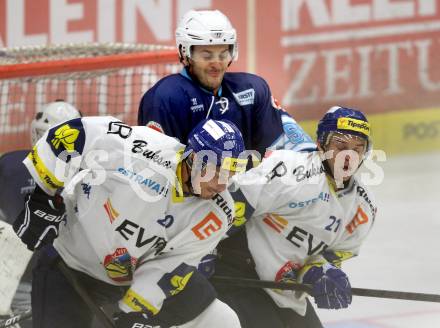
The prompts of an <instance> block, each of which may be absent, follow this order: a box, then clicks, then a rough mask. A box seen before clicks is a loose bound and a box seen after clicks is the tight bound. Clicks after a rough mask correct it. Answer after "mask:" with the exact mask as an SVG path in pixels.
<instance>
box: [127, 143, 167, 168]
mask: <svg viewBox="0 0 440 328" xmlns="http://www.w3.org/2000/svg"><path fill="white" fill-rule="evenodd" d="M147 145H148V142H146V141H145V140H139V139H138V140H134V141H133V148H131V151H132V152H133V153H134V154H141V155H142V156H143V157H144V158H146V159H148V160H150V161H152V162H153V163H155V164H157V165H160V166H163V167H165V168H167V169H169V168H171V161H168V160H165V159H164V158H163V157H162V156H160V155H159V154H160V153H161V152H162V150H160V149H158V150H151V149H148V148H147Z"/></svg>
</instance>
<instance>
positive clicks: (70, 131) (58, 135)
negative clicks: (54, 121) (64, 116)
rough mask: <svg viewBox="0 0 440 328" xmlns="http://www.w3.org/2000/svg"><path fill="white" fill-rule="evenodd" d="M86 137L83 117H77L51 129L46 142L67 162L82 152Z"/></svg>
mask: <svg viewBox="0 0 440 328" xmlns="http://www.w3.org/2000/svg"><path fill="white" fill-rule="evenodd" d="M85 140H86V137H85V133H84V127H83V124H82V121H81V118H76V119H73V120H70V121H67V122H65V123H62V124H60V125H57V126H55V127H52V128H51V129H49V133H48V135H47V139H46V142H47V143H48V144H49V145H50V148H51V149H52V152H53V153H54V154H55V155H56V156H57V157H60V154H61V153H63V152H65V151H66V152H67V153H65V156H61V157H60V159H62V160H63V161H65V162H68V161H69V160H70V158H71V157H74V156H78V154H79V155H81V154H82V152H83V150H84V143H85Z"/></svg>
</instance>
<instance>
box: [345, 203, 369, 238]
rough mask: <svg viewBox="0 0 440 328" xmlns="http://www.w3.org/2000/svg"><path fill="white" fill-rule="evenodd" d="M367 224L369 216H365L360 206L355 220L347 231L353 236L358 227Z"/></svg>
mask: <svg viewBox="0 0 440 328" xmlns="http://www.w3.org/2000/svg"><path fill="white" fill-rule="evenodd" d="M367 222H368V215H367V214H365V212H364V211H363V210H362V208H361V207H360V206H359V207H358V209H357V211H356V214H355V215H354V217H353V219H352V220H351V221H350V223H349V224H347V225H346V227H345V229H346V230H347V231H348V233H349V234H352V233H353V232H354V230H355V229H356V228H357V227H358V226H360V225H361V224H365V223H367Z"/></svg>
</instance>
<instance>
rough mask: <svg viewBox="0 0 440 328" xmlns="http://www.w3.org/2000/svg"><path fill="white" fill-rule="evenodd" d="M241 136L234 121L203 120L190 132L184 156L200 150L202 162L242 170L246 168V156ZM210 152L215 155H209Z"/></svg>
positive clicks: (232, 169) (237, 170)
mask: <svg viewBox="0 0 440 328" xmlns="http://www.w3.org/2000/svg"><path fill="white" fill-rule="evenodd" d="M244 150H245V147H244V141H243V137H242V135H241V132H240V130H238V128H237V127H236V126H235V124H234V123H232V122H230V121H227V120H221V121H220V120H212V119H209V120H204V121H202V122H200V123H199V124H197V126H196V127H195V128H194V129H193V130H192V131H191V132H190V134H189V136H188V143H187V146H186V148H185V152H184V156H185V157H188V156H189V155H190V154H191V153H193V152H194V153H198V152H201V154H202V156H203V163H205V164H206V163H207V162H213V163H215V165H216V166H218V167H221V168H223V169H226V170H229V171H233V172H242V171H244V170H245V169H246V164H247V157H246V156H245V157H240V156H243V154H244V153H243V151H244ZM209 152H211V154H212V155H215V156H205V155H209V154H208V153H209Z"/></svg>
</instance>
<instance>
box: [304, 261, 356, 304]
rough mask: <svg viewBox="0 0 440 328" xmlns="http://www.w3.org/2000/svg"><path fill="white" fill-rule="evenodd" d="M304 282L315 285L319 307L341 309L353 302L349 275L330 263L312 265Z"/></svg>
mask: <svg viewBox="0 0 440 328" xmlns="http://www.w3.org/2000/svg"><path fill="white" fill-rule="evenodd" d="M302 282H303V283H305V284H311V285H312V286H313V290H312V296H313V298H314V299H315V303H316V305H317V306H318V308H324V309H341V308H346V307H348V306H349V305H350V304H351V298H352V297H351V286H350V282H349V280H348V277H347V275H346V274H345V273H344V272H343V271H342V270H341V269H339V268H337V267H335V266H333V265H331V264H330V263H325V264H324V265H322V266H317V265H313V266H311V267H310V268H309V269H308V270H307V271H306V273H305V274H304V276H303V278H302Z"/></svg>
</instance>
